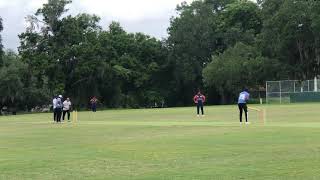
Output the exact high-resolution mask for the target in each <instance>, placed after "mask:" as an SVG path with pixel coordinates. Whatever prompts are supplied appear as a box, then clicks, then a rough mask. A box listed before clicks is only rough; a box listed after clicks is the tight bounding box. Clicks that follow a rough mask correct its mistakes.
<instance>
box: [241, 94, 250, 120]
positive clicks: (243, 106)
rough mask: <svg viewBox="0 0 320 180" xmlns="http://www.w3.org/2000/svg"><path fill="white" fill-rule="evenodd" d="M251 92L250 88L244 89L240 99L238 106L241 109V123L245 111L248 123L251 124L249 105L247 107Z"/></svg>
mask: <svg viewBox="0 0 320 180" xmlns="http://www.w3.org/2000/svg"><path fill="white" fill-rule="evenodd" d="M249 97H250V94H249V92H248V89H246V88H245V89H244V90H243V91H242V92H241V93H240V95H239V99H238V107H239V111H240V124H242V113H243V111H244V112H245V116H246V124H249V122H248V107H247V101H248V100H249Z"/></svg>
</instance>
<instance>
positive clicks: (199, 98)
mask: <svg viewBox="0 0 320 180" xmlns="http://www.w3.org/2000/svg"><path fill="white" fill-rule="evenodd" d="M193 101H194V103H196V104H198V103H199V102H201V103H204V102H206V97H205V96H204V95H202V94H197V95H195V96H194V97H193Z"/></svg>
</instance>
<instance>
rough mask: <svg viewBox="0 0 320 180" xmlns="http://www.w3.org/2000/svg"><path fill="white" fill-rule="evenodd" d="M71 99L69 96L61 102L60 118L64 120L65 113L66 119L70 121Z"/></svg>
mask: <svg viewBox="0 0 320 180" xmlns="http://www.w3.org/2000/svg"><path fill="white" fill-rule="evenodd" d="M71 105H72V104H71V101H70V99H69V98H67V99H66V100H65V101H64V102H63V118H62V120H63V121H64V117H65V115H66V114H68V121H70V110H71Z"/></svg>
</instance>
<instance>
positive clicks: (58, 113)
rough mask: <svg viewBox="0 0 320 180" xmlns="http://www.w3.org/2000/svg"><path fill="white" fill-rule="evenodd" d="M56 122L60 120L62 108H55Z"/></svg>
mask: <svg viewBox="0 0 320 180" xmlns="http://www.w3.org/2000/svg"><path fill="white" fill-rule="evenodd" d="M56 110H57V122H61V115H62V109H61V108H57V109H56Z"/></svg>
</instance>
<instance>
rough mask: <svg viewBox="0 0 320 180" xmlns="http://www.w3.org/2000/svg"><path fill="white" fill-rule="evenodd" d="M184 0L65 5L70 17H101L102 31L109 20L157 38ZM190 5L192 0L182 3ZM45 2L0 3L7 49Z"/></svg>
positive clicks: (86, 0)
mask: <svg viewBox="0 0 320 180" xmlns="http://www.w3.org/2000/svg"><path fill="white" fill-rule="evenodd" d="M183 1H184V0H73V3H72V4H71V5H69V6H68V9H70V13H71V14H78V13H89V14H96V15H98V16H100V17H101V22H100V25H101V26H102V27H103V28H104V29H106V27H107V26H108V24H109V23H110V22H111V21H119V22H120V23H121V25H122V26H123V27H124V28H125V29H126V30H127V31H128V32H143V33H146V34H149V35H151V36H155V37H157V38H164V37H166V36H167V28H168V26H169V23H170V22H169V20H170V17H171V16H173V15H175V7H176V5H177V4H180V3H181V2H183ZM185 1H187V2H189V3H190V2H192V0H185ZM46 2H47V0H0V16H1V17H2V19H3V25H4V31H3V32H1V36H2V39H3V44H4V46H5V48H7V49H14V50H16V48H17V46H19V39H18V34H19V33H21V32H23V31H24V30H25V28H26V23H25V19H24V18H25V17H26V16H27V15H30V14H34V13H35V12H36V10H37V9H38V8H40V7H41V6H42V4H43V3H46Z"/></svg>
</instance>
